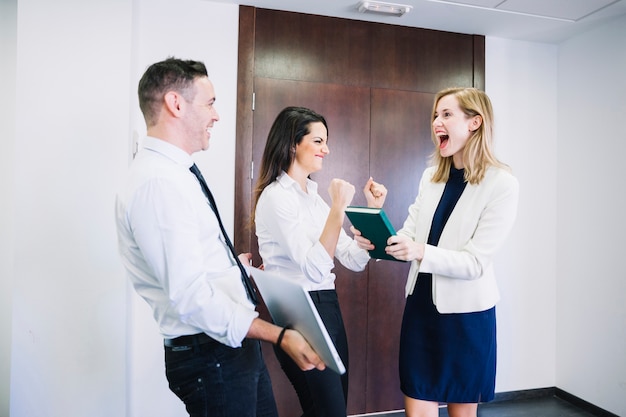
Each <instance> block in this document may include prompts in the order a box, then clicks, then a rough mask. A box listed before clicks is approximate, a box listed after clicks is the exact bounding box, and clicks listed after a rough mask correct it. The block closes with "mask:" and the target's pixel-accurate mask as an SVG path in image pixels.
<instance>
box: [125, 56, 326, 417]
mask: <svg viewBox="0 0 626 417" xmlns="http://www.w3.org/2000/svg"><path fill="white" fill-rule="evenodd" d="M138 93H139V104H140V107H141V110H142V112H143V115H144V118H145V121H146V125H147V134H148V137H147V138H146V139H145V141H144V146H143V148H142V149H141V150H140V151H139V152H138V153H137V155H136V157H135V160H134V161H133V162H132V164H131V166H130V168H129V174H128V178H127V182H126V185H125V186H124V187H123V189H122V190H121V191H120V193H119V194H118V196H117V201H116V222H117V230H118V240H119V249H120V255H121V258H122V262H123V263H124V266H125V268H126V270H127V271H128V274H129V276H130V279H131V281H132V283H133V285H134V287H135V290H136V291H137V293H138V294H139V295H140V296H141V297H143V298H144V300H146V302H147V303H148V304H149V305H150V307H151V308H152V310H153V315H154V318H155V320H156V321H157V323H158V325H159V329H160V331H161V333H162V335H163V337H164V346H165V366H166V375H167V379H168V381H169V386H170V389H171V390H172V391H173V392H174V393H175V394H176V395H177V396H178V397H179V398H180V399H181V400H182V401H183V402H184V403H185V406H186V408H187V411H188V412H189V414H190V416H192V417H194V416H201V415H202V416H205V415H207V414H208V415H214V414H216V415H226V416H237V417H244V416H250V417H254V416H276V415H277V411H276V405H275V402H274V398H273V394H272V389H271V383H270V380H269V375H268V372H267V369H266V367H265V364H264V362H263V358H262V356H261V349H260V344H259V340H264V341H268V342H272V343H276V344H277V345H279V346H280V347H281V348H282V349H283V350H284V351H285V352H286V353H287V354H289V355H290V356H291V357H292V358H293V359H294V361H296V363H297V364H298V366H300V367H301V369H303V370H308V369H314V368H317V369H323V368H324V364H323V363H322V362H321V360H320V358H319V357H318V356H317V354H316V353H315V352H314V351H313V350H312V349H311V347H310V346H309V344H308V343H307V342H306V341H305V339H304V338H303V337H302V335H301V334H300V333H298V332H297V331H295V330H286V329H281V328H280V327H277V326H275V325H273V324H271V323H269V322H266V321H264V320H262V319H260V318H259V317H258V313H257V312H256V311H255V305H254V303H253V302H251V301H250V299H249V297H248V295H247V292H246V288H245V286H244V285H242V270H243V271H244V273H245V270H244V268H241V265H240V264H239V265H238V264H237V259H236V258H235V256H234V254H233V251H232V250H231V249H230V248H229V244H230V241H229V239H228V237H227V236H225V234H224V233H222V231H221V229H220V223H219V219H218V217H217V215H216V212H214V209H215V210H216V208H212V207H211V205H210V204H209V200H207V196H205V194H204V193H203V189H202V188H201V183H200V182H199V180H198V178H196V176H195V175H194V173H192V172H191V171H190V168H191V167H192V166H193V165H194V163H193V160H192V158H191V155H192V154H194V153H195V152H198V151H201V150H206V149H208V147H209V140H210V137H211V128H212V127H213V124H214V123H215V122H216V121H218V120H219V116H218V114H217V111H216V110H215V108H214V103H215V92H214V88H213V84H212V83H211V81H210V80H209V78H208V75H207V72H206V67H205V66H204V64H203V63H201V62H197V61H184V60H180V59H175V58H168V59H166V60H165V61H162V62H157V63H155V64H153V65H151V66H150V67H149V68H148V69H147V70H146V72H145V73H144V75H143V77H142V78H141V80H140V82H139V90H138ZM194 168H195V166H194ZM209 193H210V192H209ZM250 259H251V255H250V254H241V255H239V260H240V261H241V264H248V263H249V260H250ZM246 274H247V273H246Z"/></svg>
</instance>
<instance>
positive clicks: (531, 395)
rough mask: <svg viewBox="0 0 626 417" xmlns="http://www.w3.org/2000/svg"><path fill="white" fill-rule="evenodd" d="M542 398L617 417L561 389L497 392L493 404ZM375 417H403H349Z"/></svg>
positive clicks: (362, 416) (385, 413)
mask: <svg viewBox="0 0 626 417" xmlns="http://www.w3.org/2000/svg"><path fill="white" fill-rule="evenodd" d="M544 397H556V398H559V399H561V400H563V401H566V402H568V403H570V404H572V405H573V406H575V407H577V408H579V409H581V410H584V411H586V412H588V413H589V414H591V415H593V416H596V417H619V416H618V415H617V414H613V413H611V412H610V411H607V410H604V409H603V408H600V407H598V406H597V405H594V404H591V403H590V402H588V401H585V400H583V399H582V398H579V397H577V396H575V395H572V394H570V393H569V392H566V391H563V390H562V389H560V388H557V387H548V388H536V389H527V390H520V391H508V392H497V393H496V394H495V396H494V399H493V402H503V401H519V400H533V399H538V398H544ZM440 407H445V405H440ZM376 415H383V416H392V415H397V416H398V417H400V416H404V410H394V411H383V412H378V413H369V414H355V415H352V416H350V417H365V416H376Z"/></svg>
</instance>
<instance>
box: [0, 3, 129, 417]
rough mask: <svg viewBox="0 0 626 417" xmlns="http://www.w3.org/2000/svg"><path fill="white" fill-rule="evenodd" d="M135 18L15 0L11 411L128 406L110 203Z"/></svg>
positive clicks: (73, 411)
mask: <svg viewBox="0 0 626 417" xmlns="http://www.w3.org/2000/svg"><path fill="white" fill-rule="evenodd" d="M130 17H131V3H130V0H111V1H106V2H103V1H96V0H83V1H76V0H57V1H54V2H50V1H48V0H19V3H18V14H17V51H18V53H17V65H16V68H17V77H16V78H17V82H16V88H17V100H16V101H15V102H14V103H11V104H12V105H14V106H15V124H16V129H15V153H14V177H15V181H16V187H15V190H14V193H13V196H12V197H13V200H14V206H15V214H14V217H13V218H12V223H13V225H14V228H15V235H14V240H13V250H14V259H13V263H14V275H13V299H12V304H13V314H12V319H13V322H12V334H11V341H12V357H11V407H10V409H11V415H12V416H16V417H44V416H45V417H57V416H58V417H68V416H90V417H98V416H102V417H111V416H121V415H124V407H125V395H126V394H125V393H126V381H125V354H126V352H125V351H126V349H125V323H126V318H125V299H126V296H125V288H126V281H125V279H124V277H123V275H122V274H121V267H120V263H119V259H118V256H117V253H116V251H115V246H114V244H115V228H114V222H113V203H112V201H113V196H114V191H115V184H116V179H117V177H118V172H119V171H120V170H121V169H122V168H124V167H125V165H126V157H125V152H126V147H127V145H126V141H127V136H128V123H129V122H128V120H129V117H128V109H129V103H128V94H129V93H128V92H129V90H130V88H131V86H130V83H129V62H130V56H131V48H130V42H129V41H130V39H131V31H130V29H131V19H130ZM0 153H2V152H0Z"/></svg>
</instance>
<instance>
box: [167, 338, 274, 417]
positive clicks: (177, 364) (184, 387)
mask: <svg viewBox="0 0 626 417" xmlns="http://www.w3.org/2000/svg"><path fill="white" fill-rule="evenodd" d="M165 373H166V375H167V380H168V381H169V387H170V389H171V390H172V392H174V393H175V394H176V395H177V396H178V397H179V398H180V399H181V400H182V401H183V402H184V403H185V406H186V408H187V412H188V413H189V415H190V416H191V417H209V416H211V417H213V416H217V417H277V416H278V411H277V409H276V403H275V401H274V396H273V393H272V385H271V382H270V377H269V373H268V371H267V368H266V367H265V363H264V362H263V357H262V354H261V344H260V343H259V341H258V340H252V339H245V340H244V341H243V346H242V347H241V348H237V349H234V348H231V347H228V346H226V345H223V344H221V343H219V342H217V341H212V342H210V343H203V344H196V345H189V346H176V347H165Z"/></svg>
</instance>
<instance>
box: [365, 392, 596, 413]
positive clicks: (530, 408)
mask: <svg viewBox="0 0 626 417" xmlns="http://www.w3.org/2000/svg"><path fill="white" fill-rule="evenodd" d="M372 416H373V417H405V414H404V412H395V413H387V414H373V415H372ZM439 417H448V412H447V411H446V408H445V407H442V408H440V409H439ZM478 417H594V414H591V413H589V412H587V411H585V410H582V409H580V408H578V407H576V406H575V405H572V404H571V403H569V402H567V401H565V400H562V399H560V398H557V397H552V396H551V397H540V398H533V399H522V400H510V401H496V402H492V403H486V404H480V405H479V406H478Z"/></svg>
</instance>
